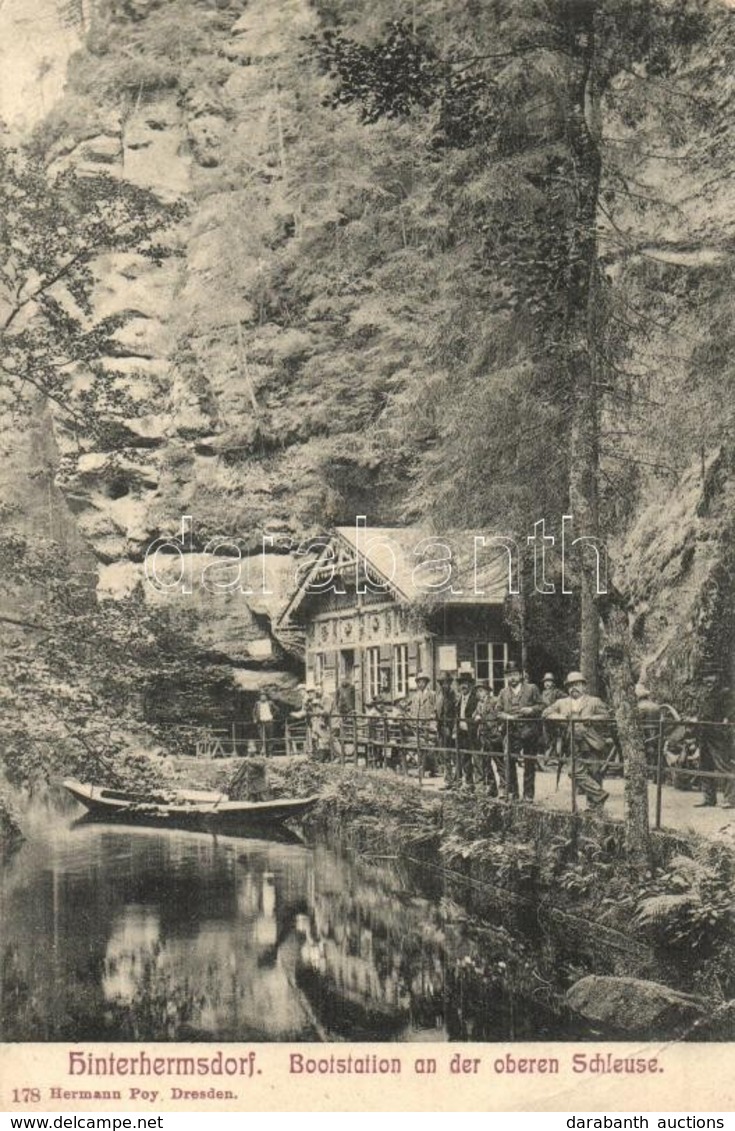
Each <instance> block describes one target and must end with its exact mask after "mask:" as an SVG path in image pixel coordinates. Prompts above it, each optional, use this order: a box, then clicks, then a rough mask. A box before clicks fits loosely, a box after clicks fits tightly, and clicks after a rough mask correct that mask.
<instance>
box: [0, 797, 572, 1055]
mask: <svg viewBox="0 0 735 1131" xmlns="http://www.w3.org/2000/svg"><path fill="white" fill-rule="evenodd" d="M432 883H434V884H436V877H435V876H434V879H433V881H432V878H431V877H430V876H429V877H428V878H427V877H421V876H411V877H409V876H406V875H405V874H402V873H401V872H400V871H398V870H397V869H396V866H395V865H394V864H393V863H391V862H390V861H385V860H379V859H377V860H372V861H371V860H365V859H361V860H356V861H351V860H349V859H346V858H344V857H343V856H340V855H339V854H338V853H336V852H333V851H330V850H328V849H326V848H318V847H317V848H309V847H306V846H304V845H302V844H283V843H276V842H268V841H264V840H246V839H239V838H216V837H213V836H211V835H207V834H194V833H188V832H176V831H172V830H165V831H157V830H138V829H133V828H125V827H122V826H105V825H100V824H93V825H82V826H78V827H74V826H72V825H71V823H70V821H69V820H62V819H60V818H53V819H52V818H51V817H45V818H43V819H40V820H37V822H36V824H35V826H34V828H33V829H32V831H31V836H30V838H29V840H28V841H27V843H26V844H25V845H24V846H23V848H22V849H21V850H20V852H19V853H18V854H17V856H16V857H15V858H14V859H13V860H12V861H11V863H10V864H9V865H8V866H7V868H6V869H5V870H4V876H3V881H2V907H1V909H0V911H1V916H2V918H1V923H0V942H1V948H2V964H3V969H2V1001H1V1002H0V1006H1V1009H0V1037H2V1039H4V1040H7V1041H14V1040H62V1039H66V1040H68V1039H88V1040H90V1039H92V1040H95V1039H96V1040H102V1039H110V1040H111V1039H117V1040H145V1039H148V1040H211V1039H219V1040H228V1039H230V1040H235V1039H237V1040H292V1041H298V1040H303V1041H307V1040H308V1041H313V1040H336V1039H345V1040H403V1041H413V1040H451V1039H464V1040H467V1039H478V1040H499V1039H513V1038H517V1039H549V1038H553V1037H569V1036H578V1037H583V1036H585V1035H586V1034H585V1033H583V1032H581V1031H575V1030H574V1028H570V1027H569V1026H570V1023H569V1021H568V1019H564V1018H563V1017H561V1016H560V1015H559V1014H558V1011H557V1012H554V1010H552V1009H550V1008H549V993H548V991H549V985H548V983H547V982H545V980H544V978H543V976H542V975H540V974H539V972H538V969H537V968H536V966H535V965H534V962H533V961H532V960H531V958H529V957H528V956H527V955H526V953H525V950H524V946H523V945H522V944H519V942H518V940H517V939H515V938H513V936H512V935H510V934H509V933H508V932H507V930H506V929H505V928H504V927H502V926H496V927H495V928H490V927H488V928H486V929H483V930H480V931H479V932H478V931H477V930H471V929H469V928H468V927H467V925H466V923H465V922H464V921H463V915H462V914H461V912H459V911H458V909H457V908H456V907H451V906H448V902H447V899H446V898H443V894H442V892H441V891H440V890H436V888H435V887H434V888H432ZM464 918H466V917H464Z"/></svg>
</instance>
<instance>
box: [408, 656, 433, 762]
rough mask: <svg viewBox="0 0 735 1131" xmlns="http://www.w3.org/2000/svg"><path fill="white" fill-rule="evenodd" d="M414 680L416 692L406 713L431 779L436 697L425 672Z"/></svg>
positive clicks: (419, 673)
mask: <svg viewBox="0 0 735 1131" xmlns="http://www.w3.org/2000/svg"><path fill="white" fill-rule="evenodd" d="M414 678H415V682H416V690H415V692H414V693H413V696H412V697H411V703H410V706H409V712H408V714H409V718H410V719H411V720H412V721H413V724H414V726H413V728H412V729H413V734H412V736H411V737H412V738H413V739H415V741H416V746H417V750H418V753H419V757H420V758H422V759H423V764H424V769H425V770H426V773H427V774H428V775H429V777H432V778H433V777H435V776H436V757H435V755H434V750H433V746H434V745H435V744H436V734H437V718H436V696H435V695H434V692H433V691H432V690H431V689H430V687H429V684H430V682H431V681H430V679H429V676H428V675H427V673H426V672H424V671H419V672H417V673H416V675H415V677H414Z"/></svg>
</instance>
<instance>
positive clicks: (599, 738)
mask: <svg viewBox="0 0 735 1131" xmlns="http://www.w3.org/2000/svg"><path fill="white" fill-rule="evenodd" d="M566 686H567V695H566V698H564V699H559V700H557V702H556V703H554V704H552V706H551V707H547V708H546V710H545V711H544V718H545V719H549V720H550V721H551V722H554V723H557V724H558V723H562V722H563V723H566V724H570V723H571V721H572V720H574V723H575V726H574V750H575V759H574V776H575V780H576V783H577V789H578V791H579V792H580V793H583V794H584V795H585V797H586V798H587V807H588V808H589V809H597V810H600V809H602V807H603V805H604V804H605V802H606V801H607V799H608V796H609V795H608V794H607V793H606V792H605V790H604V789H603V788H602V785H601V784H600V769H599V763H600V762H601V761H603V759H604V757H605V755H606V753H607V737H606V735H605V729H606V728H603V727H601V726H600V723H601V722H602V721H603V720H605V721H609V719H610V712H609V711H608V709H607V706H606V705H605V703H603V701H602V699H598V698H597V696H596V695H588V694H587V680H586V679H585V677H584V676H583V675H582V673H581V672H570V673H569V675H568V676H567V679H566ZM593 720H596V721H597V725H595V722H594V721H593ZM570 729H571V728H570ZM569 776H570V777H571V767H570V771H569Z"/></svg>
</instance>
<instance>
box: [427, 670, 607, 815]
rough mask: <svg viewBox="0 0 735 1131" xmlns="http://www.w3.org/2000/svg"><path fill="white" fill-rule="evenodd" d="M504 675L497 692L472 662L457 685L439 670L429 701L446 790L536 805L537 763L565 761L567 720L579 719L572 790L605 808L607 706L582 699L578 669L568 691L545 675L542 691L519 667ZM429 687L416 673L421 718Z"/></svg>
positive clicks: (572, 674) (582, 682) (459, 675)
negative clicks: (476, 792)
mask: <svg viewBox="0 0 735 1131" xmlns="http://www.w3.org/2000/svg"><path fill="white" fill-rule="evenodd" d="M504 675H505V686H504V687H503V688H502V689H501V690H500V691H499V692H498V694H497V695H495V694H494V693H493V692H492V690H491V688H490V685H489V683H488V682H487V681H484V680H478V681H476V680H475V677H474V672H473V670H472V667H471V665H470V664H462V665H461V666H460V669H459V672H458V673H457V678H456V681H455V679H454V678H453V674H452V673H451V672H444V673H442V676H441V679H440V682H439V688H438V690H437V692H436V693H434V694H435V700H434V701H435V718H436V730H437V735H438V740H439V742H438V744H439V746H440V747H441V748H443V749H444V751H445V766H446V779H447V781H446V788H447V789H456V788H459V787H460V786H463V785H464V786H466V787H467V788H468V789H470V790H474V789H476V788H478V787H479V788H485V789H486V791H487V792H488V793H489V795H490V796H494V797H501V798H517V797H519V796H521V797H523V799H524V800H525V801H533V799H534V797H535V792H536V772H537V769H538V765H539V759H540V758H544V757H549V756H552V754H554V753H556V754H557V755H558V758H559V759H560V760H563V758H564V757H565V752H564V750H563V745H564V739H565V737H566V734H567V732H568V730H569V727H568V723H569V720H570V719H571V718H576V719H577V720H579V725H575V743H576V754H577V757H576V759H575V763H576V764H575V779H576V783H577V788H578V789H579V791H580V792H581V793H583V794H584V795H585V796H586V797H587V802H588V805H590V806H591V807H594V808H602V806H603V805H604V804H605V801H606V800H607V796H608V795H607V793H606V792H605V790H604V789H603V788H602V785H601V779H600V774H599V766H600V765H601V764H602V763H603V760H604V757H605V755H606V752H607V749H608V745H609V740H608V737H607V735H606V733H605V729H606V728H604V727H603V728H602V729H601V728H600V725H599V724H600V723H601V722H604V721H607V720H609V712H608V709H607V707H606V706H605V704H604V703H603V702H602V700H600V699H597V698H596V697H595V696H592V695H588V694H587V687H586V681H585V678H584V676H583V675H582V674H581V672H570V674H569V675H568V677H567V680H566V694H565V692H564V691H562V690H561V688H559V687H558V686H557V683H556V679H555V677H554V675H553V673H551V672H547V673H546V675H545V676H544V679H543V688H542V690H539V688H538V687H537V685H536V684H535V683H532V682H531V681H530V680H528V679H527V678H526V676H525V673H524V672H523V671H522V670H521V668H520V667H519V666H518V664H516V663H512V662H511V663H509V664H507V665H506V667H505V671H504ZM428 683H429V681H428V677H427V676H426V675H425V673H422V672H419V674H418V675H417V676H416V684H417V688H418V690H417V692H416V704H417V707H416V708H415V709H417V710H421V711H422V714H423V717H426V716H427V714H428V710H429V709H430V696H431V695H432V692H430V691H429V690H428ZM418 704H421V707H420V708H419V707H418ZM594 720H596V721H597V725H595V721H594ZM429 725H430V726H431V723H430V724H429Z"/></svg>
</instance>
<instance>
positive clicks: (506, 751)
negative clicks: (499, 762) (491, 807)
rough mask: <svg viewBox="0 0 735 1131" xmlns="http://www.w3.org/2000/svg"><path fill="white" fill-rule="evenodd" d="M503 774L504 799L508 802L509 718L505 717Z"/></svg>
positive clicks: (509, 793)
mask: <svg viewBox="0 0 735 1131" xmlns="http://www.w3.org/2000/svg"><path fill="white" fill-rule="evenodd" d="M503 774H504V775H505V801H508V802H510V795H511V793H512V787H511V784H510V719H509V718H507V719H505V737H504V740H503Z"/></svg>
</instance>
